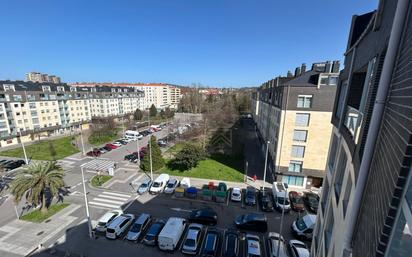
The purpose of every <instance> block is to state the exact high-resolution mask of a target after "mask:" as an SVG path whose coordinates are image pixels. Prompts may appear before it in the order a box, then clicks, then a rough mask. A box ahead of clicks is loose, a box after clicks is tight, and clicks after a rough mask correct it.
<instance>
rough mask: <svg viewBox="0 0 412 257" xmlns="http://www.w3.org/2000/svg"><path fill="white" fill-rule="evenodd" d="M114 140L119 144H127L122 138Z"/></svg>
mask: <svg viewBox="0 0 412 257" xmlns="http://www.w3.org/2000/svg"><path fill="white" fill-rule="evenodd" d="M116 142H119V143H120V144H122V145H127V143H128V142H127V141H126V140H124V139H119V140H116Z"/></svg>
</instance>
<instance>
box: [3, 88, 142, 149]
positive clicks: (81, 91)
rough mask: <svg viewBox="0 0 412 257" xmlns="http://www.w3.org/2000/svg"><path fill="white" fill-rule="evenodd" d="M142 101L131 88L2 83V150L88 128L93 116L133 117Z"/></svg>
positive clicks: (134, 89) (140, 96)
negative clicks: (41, 138)
mask: <svg viewBox="0 0 412 257" xmlns="http://www.w3.org/2000/svg"><path fill="white" fill-rule="evenodd" d="M142 98H143V92H142V91H140V90H138V89H136V88H130V87H116V88H113V87H108V86H94V87H73V86H69V85H67V84H64V83H60V84H53V83H33V82H23V81H0V147H1V146H6V145H10V144H15V143H17V142H18V140H23V141H30V140H33V139H34V138H33V135H34V134H36V135H37V134H39V135H55V134H61V133H65V132H70V131H73V130H75V129H77V128H79V127H80V125H83V127H88V125H87V124H88V123H89V122H90V121H91V119H92V117H109V116H124V115H126V114H132V113H133V112H134V110H136V108H137V106H139V103H140V101H141V99H142ZM20 136H21V139H20Z"/></svg>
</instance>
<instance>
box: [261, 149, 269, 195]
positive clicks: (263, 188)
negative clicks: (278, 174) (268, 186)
mask: <svg viewBox="0 0 412 257" xmlns="http://www.w3.org/2000/svg"><path fill="white" fill-rule="evenodd" d="M269 144H270V141H267V145H266V156H265V169H264V171H263V182H262V190H263V192H262V194H263V195H265V183H266V169H267V166H268V155H269Z"/></svg>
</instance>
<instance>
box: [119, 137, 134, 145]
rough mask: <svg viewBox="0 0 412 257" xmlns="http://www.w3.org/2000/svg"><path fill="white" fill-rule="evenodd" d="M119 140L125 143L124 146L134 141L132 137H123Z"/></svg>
mask: <svg viewBox="0 0 412 257" xmlns="http://www.w3.org/2000/svg"><path fill="white" fill-rule="evenodd" d="M121 140H122V141H124V142H126V144H128V143H130V142H132V141H134V138H132V137H124V138H122V139H121Z"/></svg>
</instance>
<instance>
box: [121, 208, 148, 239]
mask: <svg viewBox="0 0 412 257" xmlns="http://www.w3.org/2000/svg"><path fill="white" fill-rule="evenodd" d="M151 220H152V216H151V215H150V214H147V213H142V214H140V216H139V217H138V218H137V219H136V220H135V221H134V223H133V225H132V227H131V228H130V230H129V232H127V236H126V239H127V240H129V241H138V240H140V239H141V238H142V234H143V232H144V231H146V229H147V228H148V227H149V225H150V222H151Z"/></svg>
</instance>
